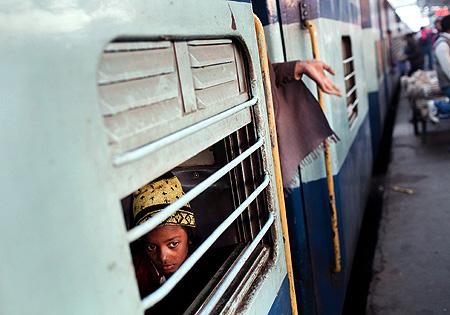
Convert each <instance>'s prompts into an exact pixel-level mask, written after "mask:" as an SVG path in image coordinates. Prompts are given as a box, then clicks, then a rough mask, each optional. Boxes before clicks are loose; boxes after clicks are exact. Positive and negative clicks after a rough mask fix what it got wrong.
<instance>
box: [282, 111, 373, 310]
mask: <svg viewBox="0 0 450 315" xmlns="http://www.w3.org/2000/svg"><path fill="white" fill-rule="evenodd" d="M371 152H372V150H371V136H370V124H369V119H368V117H366V118H365V120H364V122H363V124H362V125H361V127H360V129H359V131H358V134H357V136H356V138H355V140H354V142H353V144H352V147H351V148H350V150H349V153H348V156H347V158H346V160H345V162H344V164H343V166H342V168H341V170H340V172H339V174H337V175H336V176H335V177H334V182H335V188H336V203H337V206H338V221H339V232H340V233H339V236H340V240H341V253H342V266H343V270H342V272H341V273H339V274H335V273H333V271H332V268H333V262H334V252H333V243H332V234H331V224H330V212H329V205H328V191H327V182H326V179H325V178H322V179H319V180H316V181H312V182H308V183H302V188H301V191H302V193H303V198H304V199H303V201H304V204H303V205H302V204H301V202H300V201H299V200H298V196H300V194H299V191H300V189H297V190H294V191H293V192H292V194H291V195H289V196H288V198H287V202H286V205H287V211H288V217H289V220H290V221H291V222H290V238H291V247H292V251H293V261H294V266H296V265H297V269H296V270H294V272H295V278H296V282H297V284H299V285H300V286H303V288H302V289H300V290H298V291H297V295H298V299H299V303H298V304H299V305H300V307H301V308H304V310H302V311H304V312H303V313H304V314H314V313H316V314H320V315H326V314H339V313H340V312H341V310H342V306H343V302H344V297H345V289H346V286H347V282H348V278H349V275H350V269H351V264H352V260H353V256H354V252H355V249H356V243H357V239H358V235H359V229H360V226H361V221H362V216H363V210H364V207H365V202H366V197H367V193H368V188H369V179H370V174H371V166H372V156H371ZM302 213H303V214H304V218H302ZM292 220H295V222H294V223H293V222H292ZM305 223H306V224H305ZM305 226H306V228H305ZM306 240H308V242H306ZM305 258H306V259H307V260H309V261H307V262H304V261H303V262H302V261H301V259H305ZM298 266H300V267H298ZM298 268H300V269H301V270H300V271H299V270H298ZM311 271H312V272H311ZM305 275H308V276H305ZM310 275H312V278H311V276H310ZM302 279H305V280H304V281H305V282H301V281H302ZM299 282H300V283H299ZM313 283H314V285H313ZM314 310H315V312H314Z"/></svg>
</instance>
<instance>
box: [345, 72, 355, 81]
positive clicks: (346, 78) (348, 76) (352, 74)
mask: <svg viewBox="0 0 450 315" xmlns="http://www.w3.org/2000/svg"><path fill="white" fill-rule="evenodd" d="M354 76H355V71H353V72H351V73H350V74H349V75H347V76H346V77H345V78H344V80H345V81H348V80H350V79H351V78H352V77H354Z"/></svg>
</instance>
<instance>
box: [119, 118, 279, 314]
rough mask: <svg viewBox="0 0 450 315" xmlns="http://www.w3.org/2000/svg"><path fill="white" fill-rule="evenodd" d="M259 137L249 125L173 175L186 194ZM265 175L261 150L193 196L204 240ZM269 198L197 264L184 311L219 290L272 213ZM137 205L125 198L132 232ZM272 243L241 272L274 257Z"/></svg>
mask: <svg viewBox="0 0 450 315" xmlns="http://www.w3.org/2000/svg"><path fill="white" fill-rule="evenodd" d="M255 139H256V134H255V132H254V130H253V128H252V126H251V125H247V126H246V127H243V128H241V129H240V130H238V131H236V132H235V133H233V134H231V135H230V136H228V137H226V138H225V139H223V140H221V141H220V142H218V143H216V144H215V145H213V146H212V147H210V148H208V149H206V150H204V151H202V152H200V153H199V154H198V155H197V156H195V157H193V158H191V159H190V160H188V161H185V162H184V163H182V164H181V165H179V166H178V167H176V168H175V169H173V170H172V171H171V172H172V173H173V174H174V175H176V176H177V177H178V178H179V180H180V182H181V183H182V186H183V190H184V192H185V193H187V192H189V191H190V190H191V189H192V188H193V187H195V186H197V185H198V184H199V183H201V182H202V181H204V180H205V179H206V178H208V177H209V176H210V175H212V174H213V173H214V172H216V171H217V170H218V169H220V168H221V167H223V166H224V165H226V164H227V163H228V162H229V161H231V160H232V159H234V158H236V157H237V156H238V155H239V154H241V153H242V152H243V151H245V150H246V149H247V148H249V147H250V146H251V145H252V144H253V143H254V142H255ZM263 177H264V174H263V171H262V160H261V156H260V154H259V152H256V153H254V154H252V155H251V156H250V157H249V158H247V159H245V160H244V161H243V162H242V163H241V164H240V165H238V166H237V167H236V168H234V169H233V170H231V171H230V172H229V173H228V174H227V175H225V176H223V177H222V178H221V179H220V180H218V181H217V182H215V183H214V184H212V185H211V186H210V187H208V188H207V189H206V190H205V191H204V192H203V193H201V194H200V195H199V196H197V197H196V198H194V199H193V200H192V201H191V202H190V204H191V208H192V210H193V212H194V214H195V217H196V225H197V231H198V234H199V236H200V239H202V240H204V239H206V238H207V237H208V236H209V235H211V233H212V232H213V231H214V230H215V229H216V228H217V227H218V226H219V225H220V224H221V223H222V222H223V221H224V220H226V218H227V217H228V216H229V215H230V214H231V213H232V212H233V211H234V210H235V209H236V208H237V207H238V206H239V205H240V204H241V203H242V202H243V201H244V200H245V199H246V198H247V197H248V196H249V195H250V194H251V193H252V192H253V191H254V190H255V189H256V187H257V186H258V185H259V184H260V183H261V182H262V179H263ZM265 200H266V197H265V195H264V194H261V195H260V196H259V197H258V198H257V199H256V200H255V201H254V202H252V203H251V204H250V206H249V207H248V208H247V210H244V212H243V213H242V214H241V215H240V216H239V217H238V219H237V220H236V221H235V222H234V223H233V224H232V225H231V226H230V227H229V228H228V229H227V230H226V231H225V232H224V233H223V234H222V235H221V236H220V237H219V239H218V240H217V241H216V242H215V243H214V244H213V245H212V246H211V248H210V249H209V250H208V251H207V253H206V254H205V257H204V258H202V259H201V260H200V261H199V262H198V264H197V265H198V266H197V265H196V266H194V267H193V268H192V270H195V269H196V268H197V269H198V268H201V270H202V271H201V276H200V277H195V280H192V279H190V278H189V273H188V275H187V276H186V281H187V282H189V281H191V282H195V285H193V284H192V283H191V284H188V285H189V286H190V288H191V289H192V290H191V291H192V292H193V293H195V294H192V297H191V298H190V299H188V300H189V301H186V303H184V305H183V306H182V310H183V312H185V313H187V314H189V313H193V312H196V311H197V310H198V309H200V308H201V307H202V305H204V304H205V303H206V301H207V300H208V297H210V295H211V292H214V290H215V288H216V287H217V285H218V284H220V282H221V281H222V280H223V278H224V277H225V276H226V274H227V273H228V272H229V270H230V268H231V267H232V266H233V263H234V262H235V261H236V260H237V259H238V258H239V256H240V255H241V253H242V251H243V250H244V249H245V247H246V246H247V245H248V244H249V243H250V242H251V240H252V239H253V238H254V237H255V236H256V234H257V233H258V232H259V231H260V230H261V227H262V225H263V224H264V222H265V221H266V220H267V214H268V209H267V203H266V202H265ZM132 204H133V196H132V194H131V195H129V196H127V197H125V198H123V199H122V208H123V214H124V218H125V222H126V225H127V229H128V230H130V229H131V228H133V213H132V212H133V211H132ZM271 243H272V241H271V239H270V235H267V236H266V237H265V238H264V239H263V242H262V243H261V244H259V245H258V246H259V247H260V248H261V250H256V251H255V254H254V255H253V257H252V258H251V259H249V260H248V262H247V263H246V266H245V267H244V268H243V269H242V270H249V269H251V267H252V264H254V263H256V261H259V262H260V261H261V259H262V258H261V257H262V255H261V253H267V255H269V253H270V244H271ZM138 244H139V241H136V242H134V243H133V244H131V252H132V255H135V254H136V252H137V251H139V250H140V249H139V245H138ZM259 256H261V257H259ZM135 267H136V266H135ZM192 270H191V271H192ZM190 273H191V272H190ZM194 273H195V271H194ZM245 276H246V273H244V272H241V276H240V277H238V278H241V279H242V278H243V277H245ZM137 277H138V276H137ZM137 280H138V282H139V281H140V279H137ZM186 281H185V282H186ZM180 285H183V284H182V283H179V285H177V287H178V286H180ZM177 287H175V289H174V290H173V292H171V293H170V294H169V296H167V297H166V298H165V299H164V300H163V301H161V302H160V303H158V304H157V305H156V309H158V305H159V304H161V303H163V304H164V301H165V300H166V299H173V298H176V299H178V298H177V297H176V296H174V295H176V294H177V293H176V292H177ZM229 291H232V290H229ZM230 294H231V293H230ZM141 295H142V296H141V297H142V298H144V297H145V295H147V294H143V292H141ZM224 303H226V299H224ZM178 304H183V303H178ZM164 307H165V306H164ZM180 307H181V306H180ZM152 310H153V311H155V310H154V309H150V310H149V311H148V312H147V313H148V314H153V311H152ZM147 313H146V314H147Z"/></svg>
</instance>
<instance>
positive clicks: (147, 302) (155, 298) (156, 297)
mask: <svg viewBox="0 0 450 315" xmlns="http://www.w3.org/2000/svg"><path fill="white" fill-rule="evenodd" d="M202 183H203V182H202ZM200 185H201V184H200ZM268 185H269V176H268V175H266V176H265V177H264V181H263V182H262V183H261V185H259V186H258V188H257V189H256V190H255V191H254V192H253V193H252V194H251V195H250V196H249V197H248V198H247V199H246V200H245V201H244V202H243V203H242V204H241V205H240V206H239V207H238V208H237V209H236V210H234V211H233V213H232V214H231V215H230V216H229V217H228V218H227V219H226V220H225V221H223V222H222V223H221V224H220V225H219V226H218V227H217V228H216V229H215V230H214V232H212V233H211V235H210V236H209V237H208V238H207V239H206V240H205V241H204V242H203V243H202V244H201V245H200V246H199V247H198V248H197V250H196V251H195V252H193V253H192V255H191V256H189V258H188V259H187V260H186V261H185V262H184V263H183V264H182V265H181V266H180V268H178V270H177V271H176V272H175V273H174V274H173V275H172V276H171V277H170V278H169V279H168V280H167V281H166V282H165V283H164V284H163V285H162V286H161V287H160V288H158V289H157V290H156V291H155V292H153V293H151V294H150V295H148V296H147V297H145V298H144V299H143V300H142V306H143V307H144V309H148V308H150V307H152V306H153V305H155V304H156V303H158V302H159V301H161V300H162V299H163V298H164V297H165V296H166V295H167V294H169V292H170V291H171V290H172V289H173V288H174V287H175V286H176V285H177V284H178V282H179V281H180V280H181V279H182V278H183V277H184V276H185V275H186V274H187V273H188V272H189V270H191V268H192V267H193V266H194V264H195V263H196V262H197V261H198V260H199V259H200V258H201V257H202V256H203V254H204V253H205V252H206V251H207V250H208V249H209V248H210V247H211V245H212V244H214V242H215V241H216V240H217V239H218V238H219V237H220V236H221V235H222V234H223V232H224V231H225V230H226V229H227V228H228V227H229V226H230V225H231V224H232V223H233V222H234V221H235V220H236V219H237V218H238V217H239V215H241V213H242V212H243V211H244V210H245V209H247V207H248V206H249V205H250V203H252V202H253V201H254V200H255V199H256V198H257V197H258V195H259V194H260V193H261V192H262V191H263V190H264V189H265V188H266V187H267V186H268ZM180 200H181V199H180ZM272 222H273V214H272V213H269V220H268V222H267V223H266V225H265V226H264V229H263V230H261V232H260V233H259V234H258V235H257V237H256V238H255V239H254V240H253V241H252V243H251V245H250V247H249V248H248V249H247V250H246V251H245V253H247V252H248V251H249V249H250V248H253V249H254V247H256V245H257V244H258V243H259V242H260V241H261V239H262V237H263V236H264V234H265V233H266V232H267V230H268V228H269V227H270V225H271V224H272ZM252 245H254V246H252ZM244 256H245V255H244ZM248 256H250V255H248ZM247 259H248V257H247V258H246V259H245V260H247ZM241 260H242V258H241V259H240V260H239V262H240V261H241ZM244 262H245V261H244ZM241 267H242V266H241ZM241 267H239V269H240V268H241ZM235 269H236V267H234V268H233V270H232V272H231V273H230V274H231V276H232V277H233V278H234V277H235V275H236V273H237V271H239V270H237V271H236V272H234V273H233V271H235ZM230 274H229V275H228V276H227V278H228V277H230ZM230 283H231V281H229V283H228V282H227V283H226V285H227V286H226V287H228V286H229V284H230ZM222 286H223V285H222ZM222 290H223V291H225V290H226V288H223V289H222ZM217 294H219V293H217ZM222 294H223V293H222ZM213 300H214V301H216V300H217V299H215V297H214V298H213ZM210 303H211V302H210Z"/></svg>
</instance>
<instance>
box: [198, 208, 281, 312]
mask: <svg viewBox="0 0 450 315" xmlns="http://www.w3.org/2000/svg"><path fill="white" fill-rule="evenodd" d="M274 220H275V217H274V215H273V213H271V212H269V218H268V219H267V221H266V223H265V224H264V226H263V228H262V229H261V231H260V232H259V233H258V235H256V237H255V238H254V240H253V241H252V242H251V243H250V245H249V246H248V247H247V249H246V250H245V251H244V253H243V254H242V256H241V258H240V259H239V260H238V261H237V262H236V264H235V265H234V266H233V268H232V269H231V270H230V272H229V273H228V274H227V275H226V277H225V279H224V280H223V282H222V283H221V284H220V286H219V287H218V288H217V290H216V292H215V294H214V295H213V296H212V298H211V299H210V300H209V301H208V303H207V304H206V305H205V306H204V308H203V309H202V310H201V312H200V314H210V313H211V312H212V310H213V309H214V307H215V306H216V304H217V302H219V300H220V298H221V297H222V296H223V294H224V293H225V291H226V290H227V289H228V287H229V286H230V285H231V283H232V282H233V280H234V279H235V278H236V276H237V274H238V273H239V271H240V270H241V269H242V267H243V266H244V265H245V263H246V262H247V260H248V259H249V257H250V256H251V254H252V253H253V251H254V250H255V248H256V247H257V246H258V244H259V242H261V240H262V238H263V237H264V235H265V234H266V233H267V231H268V230H269V228H270V227H271V226H272V223H273V222H274Z"/></svg>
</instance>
